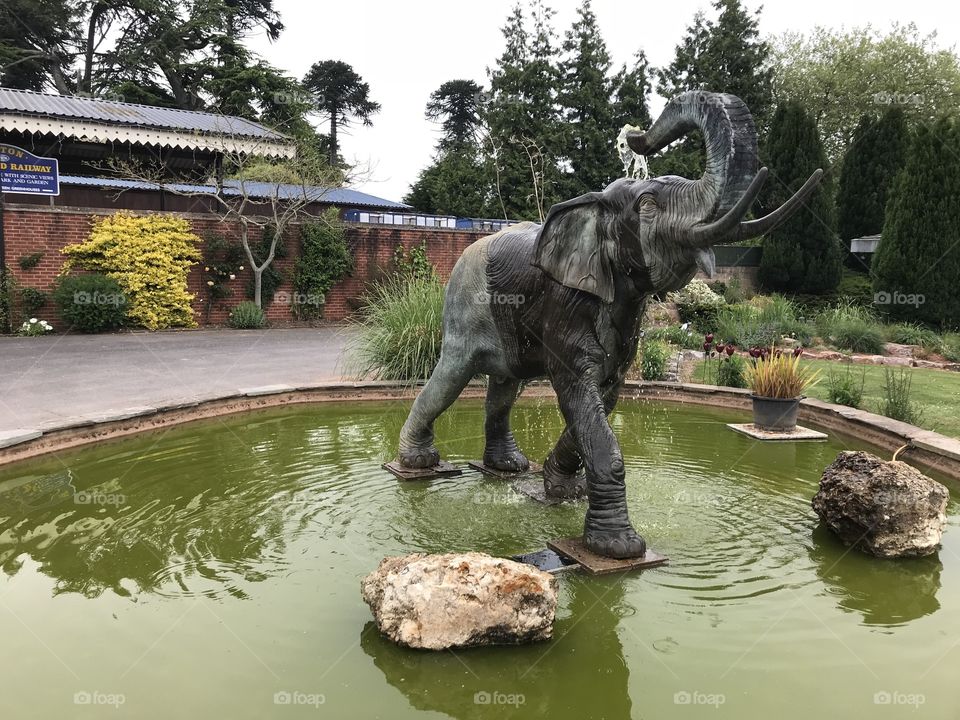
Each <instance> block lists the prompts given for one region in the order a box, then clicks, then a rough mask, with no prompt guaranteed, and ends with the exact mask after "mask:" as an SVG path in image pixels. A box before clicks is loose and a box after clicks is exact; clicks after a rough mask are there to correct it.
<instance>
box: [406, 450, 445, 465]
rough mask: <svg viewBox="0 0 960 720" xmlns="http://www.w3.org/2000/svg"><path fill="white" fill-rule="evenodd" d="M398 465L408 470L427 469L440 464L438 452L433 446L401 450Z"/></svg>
mask: <svg viewBox="0 0 960 720" xmlns="http://www.w3.org/2000/svg"><path fill="white" fill-rule="evenodd" d="M399 459H400V464H401V465H403V466H404V467H408V468H429V467H433V466H434V465H436V464H437V463H439V462H440V451H439V450H437V449H436V448H435V447H434V446H433V445H431V446H429V447H425V448H416V447H415V448H401V449H400V452H399Z"/></svg>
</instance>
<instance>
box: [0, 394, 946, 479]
mask: <svg viewBox="0 0 960 720" xmlns="http://www.w3.org/2000/svg"><path fill="white" fill-rule="evenodd" d="M414 391H415V387H411V386H410V384H409V383H403V382H390V381H379V380H369V381H360V382H351V381H338V382H321V383H315V384H310V385H301V386H293V385H267V386H262V387H254V388H244V389H238V390H236V391H234V392H228V393H225V394H221V395H216V396H212V397H208V398H199V399H196V400H192V401H189V402H177V403H171V404H169V405H159V406H157V407H143V406H139V407H130V408H125V409H122V410H117V411H115V412H108V413H102V414H99V415H91V416H89V417H85V418H82V419H80V420H72V421H68V422H65V423H61V424H56V425H50V426H45V427H43V428H24V429H20V430H14V431H10V432H7V433H0V465H7V464H10V463H14V462H17V461H20V460H26V459H29V458H34V457H39V456H42V455H46V454H49V453H54V452H57V451H59V450H67V449H71V448H76V447H81V446H84V445H90V444H93V443H97V442H102V441H104V440H110V439H113V438H121V437H126V436H129V435H135V434H137V433H141V432H146V431H149V430H158V429H163V428H167V427H171V426H174V425H180V424H183V423H187V422H192V421H194V420H203V419H207V418H214V417H220V416H223V415H233V414H237V413H242V412H247V411H250V410H258V409H263V408H270V407H279V406H284V405H299V404H309V403H322V402H356V401H360V400H381V401H382V400H405V399H411V398H413V397H414V395H415V392H414ZM485 392H486V391H485V387H484V385H483V384H482V383H479V382H472V383H470V385H468V387H467V388H466V389H465V390H464V393H463V395H462V396H463V397H475V398H477V397H483V395H484V394H485ZM523 395H524V396H525V397H548V396H552V395H553V389H552V388H551V387H550V384H549V383H548V382H535V383H531V384H529V385H528V386H527V387H526V388H525V389H524V392H523ZM621 397H624V398H633V399H647V400H657V401H661V402H679V403H691V404H694V405H706V406H712V407H723V408H726V409H737V410H744V411H749V409H750V407H751V401H750V391H749V390H741V389H738V388H727V387H717V386H714V385H698V384H695V383H673V382H650V381H642V380H628V381H626V382H625V383H624V386H623V389H622V391H621ZM800 419H801V420H802V421H804V422H809V423H814V424H816V425H819V426H821V427H823V428H826V429H827V430H830V431H833V432H836V433H840V434H843V435H847V436H850V437H852V438H856V439H859V440H863V441H864V442H867V443H869V444H871V445H875V446H877V447H880V448H883V449H885V450H889V451H891V452H893V451H895V450H901V452H900V453H899V456H898V457H904V458H907V459H909V460H910V462H911V463H912V464H914V465H919V466H921V467H926V468H928V469H930V470H933V471H936V472H939V473H941V474H943V475H946V476H948V477H950V478H953V479H955V480H960V440H955V439H953V438H949V437H946V436H945V435H941V434H939V433H935V432H932V431H930V430H923V429H922V428H918V427H916V426H914V425H909V424H907V423H903V422H899V421H897V420H892V419H890V418H887V417H884V416H882V415H876V414H874V413H870V412H866V411H865V410H857V409H855V408H850V407H846V406H844V405H832V404H830V403H826V402H822V401H820V400H814V399H812V398H807V399H805V400H803V401H802V402H801V403H800ZM904 446H906V447H904Z"/></svg>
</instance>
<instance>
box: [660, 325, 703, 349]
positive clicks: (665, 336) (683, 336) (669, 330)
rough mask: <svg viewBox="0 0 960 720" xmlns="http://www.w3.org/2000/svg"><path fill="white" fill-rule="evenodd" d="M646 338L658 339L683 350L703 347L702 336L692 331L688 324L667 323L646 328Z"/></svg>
mask: <svg viewBox="0 0 960 720" xmlns="http://www.w3.org/2000/svg"><path fill="white" fill-rule="evenodd" d="M646 337H647V339H648V340H660V341H662V342H665V343H669V344H670V345H675V346H676V347H679V348H683V349H685V350H699V349H700V348H702V347H703V336H702V335H700V334H698V333H695V332H693V330H691V329H690V328H689V326H687V327H684V326H683V325H668V326H666V327H658V328H653V329H651V330H648V331H647V333H646Z"/></svg>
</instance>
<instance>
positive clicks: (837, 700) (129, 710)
mask: <svg viewBox="0 0 960 720" xmlns="http://www.w3.org/2000/svg"><path fill="white" fill-rule="evenodd" d="M408 405H409V403H406V402H404V403H390V404H367V403H359V404H324V405H317V406H311V407H305V406H301V407H298V408H294V409H275V410H270V411H263V412H257V413H252V414H248V415H243V416H234V417H229V418H224V419H222V420H215V421H205V422H200V423H192V424H188V425H184V426H181V427H178V428H174V429H170V430H168V431H164V432H154V433H151V434H147V435H142V436H138V437H135V438H133V439H125V440H121V441H116V442H110V443H106V444H103V445H100V446H95V447H91V448H87V449H82V450H78V451H75V452H63V453H58V454H57V455H56V456H53V457H49V458H44V459H41V460H36V461H31V462H28V463H23V464H19V465H16V466H13V467H8V468H3V469H0V567H2V570H3V572H2V573H0V648H2V650H0V658H2V660H0V663H2V665H0V670H2V672H0V718H4V719H6V718H11V719H13V718H17V719H20V718H44V719H45V720H47V719H50V718H99V717H135V718H147V719H149V718H238V719H239V718H375V717H380V718H391V719H393V718H407V717H434V718H441V717H454V718H487V717H489V718H495V717H550V718H552V719H557V720H560V719H565V718H578V719H582V718H629V717H633V718H651V719H659V718H687V717H705V718H738V719H742V718H769V717H776V718H778V720H779V719H786V718H804V719H808V718H813V717H823V718H832V717H841V716H844V717H846V716H851V717H868V716H869V717H878V718H883V717H890V718H903V717H923V718H956V717H958V716H960V692H958V689H957V686H958V679H957V678H958V675H960V672H958V670H960V647H958V645H960V612H958V610H960V556H958V553H960V530H958V529H957V527H956V526H957V524H958V514H960V513H958V506H957V503H956V502H953V501H951V503H950V506H949V510H948V512H949V515H950V527H949V528H948V529H947V532H946V534H945V535H944V545H943V548H942V549H941V551H940V553H939V556H938V557H933V558H926V559H921V560H914V561H905V562H893V561H882V560H877V559H871V558H868V557H866V556H863V555H861V554H859V553H857V552H848V551H847V550H846V549H845V548H843V547H842V546H841V545H840V544H839V543H838V542H837V541H836V540H835V539H834V538H833V537H832V536H830V535H829V534H827V533H825V532H823V531H821V530H819V529H818V528H817V520H816V516H815V515H814V514H813V512H812V510H811V509H810V498H811V497H812V496H813V494H814V492H815V490H816V485H817V481H818V480H819V477H820V473H821V472H822V470H823V468H824V467H825V466H826V465H828V464H829V463H830V462H831V461H832V460H833V458H834V457H835V456H836V453H837V452H838V451H840V450H843V449H861V448H866V446H864V445H862V444H860V443H857V442H856V441H853V440H851V439H849V438H841V437H838V436H832V437H831V439H830V441H829V442H826V443H810V444H763V443H757V442H754V441H751V440H749V439H747V438H745V437H742V436H740V435H737V434H735V433H733V432H732V431H730V430H728V429H727V428H726V427H724V423H725V422H731V421H743V420H745V419H746V418H745V416H744V414H742V413H737V412H727V411H722V410H713V409H703V408H689V407H682V406H678V405H658V404H650V403H646V402H631V401H624V402H622V403H621V406H620V408H619V409H618V410H617V412H616V413H615V415H614V416H613V417H612V423H613V425H614V428H615V430H616V432H617V433H618V435H619V437H620V439H621V443H622V447H623V454H624V459H625V461H626V464H627V481H628V487H629V500H630V510H631V513H632V517H633V518H634V521H635V523H636V524H637V525H638V527H639V528H640V529H641V531H642V532H644V534H645V535H646V537H647V539H648V542H649V544H650V545H651V547H653V548H654V549H655V550H657V551H659V552H661V553H664V554H666V555H668V556H669V557H670V558H671V562H670V565H669V566H667V567H665V568H660V569H656V570H650V571H647V572H643V573H635V574H626V575H618V576H607V577H602V578H596V577H590V576H587V575H582V574H579V573H567V574H564V575H561V576H560V578H559V584H560V599H559V608H558V613H557V621H556V626H555V638H554V639H553V640H552V641H551V642H548V643H543V644H539V645H533V646H524V647H495V648H483V649H477V650H470V651H461V652H456V653H453V652H444V653H428V652H418V651H411V650H405V649H402V648H398V647H395V646H393V645H392V644H390V643H389V642H387V641H385V640H383V639H382V638H381V637H380V636H379V634H378V632H377V630H376V628H375V626H374V625H373V624H372V621H371V615H370V612H369V610H368V609H367V607H366V606H365V605H364V604H363V602H362V600H361V599H360V592H359V585H360V578H361V577H362V576H363V575H364V574H366V573H367V572H369V571H371V570H372V569H373V568H375V567H376V565H377V563H378V562H379V560H380V559H381V558H383V557H384V556H386V555H392V554H401V553H407V552H413V551H424V552H442V551H458V550H480V551H484V552H488V553H492V554H497V555H507V554H513V553H517V552H521V551H527V550H535V549H540V548H543V547H544V545H545V542H546V541H547V540H549V539H552V538H558V537H564V536H569V535H573V534H576V533H578V532H580V530H581V529H582V518H583V510H584V509H583V506H578V505H566V506H560V507H544V506H541V505H538V504H535V503H533V502H532V501H529V500H527V499H526V498H525V497H523V496H519V495H516V494H514V493H513V491H512V490H511V489H510V487H509V485H508V484H503V483H499V482H496V481H492V480H485V479H483V478H482V477H481V476H479V475H477V474H476V473H472V472H466V473H464V475H462V476H460V477H455V478H447V479H443V480H437V481H432V482H417V483H400V482H398V481H397V480H395V479H394V478H393V477H392V476H390V475H388V474H387V473H386V472H385V471H383V470H382V469H381V468H380V464H381V462H383V461H384V460H385V459H389V458H390V457H391V456H392V454H393V452H394V449H395V447H396V444H397V435H398V433H399V428H400V425H401V424H402V422H403V419H404V417H405V415H406V411H407V409H408ZM514 427H515V431H516V434H517V436H518V439H519V440H520V443H521V445H522V447H523V448H524V449H525V450H526V451H527V452H528V454H529V455H530V457H532V458H535V459H538V460H542V458H543V457H544V456H545V454H546V453H547V451H548V450H549V448H550V446H551V443H552V441H553V440H555V438H556V436H557V434H558V432H559V430H560V427H561V420H560V417H559V414H558V412H557V410H556V407H555V404H554V403H553V402H552V401H550V400H543V401H526V402H523V403H521V404H520V405H519V406H518V407H517V409H516V411H515V412H514ZM437 430H438V445H439V447H440V450H441V452H442V453H443V454H444V456H445V457H446V458H447V459H449V460H452V461H454V462H457V463H465V461H466V460H470V459H474V458H477V457H478V456H479V455H480V453H481V450H482V437H481V435H482V405H481V403H480V402H479V401H460V402H459V403H458V404H457V405H455V406H454V408H452V409H451V410H450V411H449V412H448V413H447V414H446V415H445V416H444V417H443V418H442V419H441V420H440V421H438V423H437ZM948 485H949V483H948ZM951 489H952V490H953V491H954V494H956V488H955V487H951Z"/></svg>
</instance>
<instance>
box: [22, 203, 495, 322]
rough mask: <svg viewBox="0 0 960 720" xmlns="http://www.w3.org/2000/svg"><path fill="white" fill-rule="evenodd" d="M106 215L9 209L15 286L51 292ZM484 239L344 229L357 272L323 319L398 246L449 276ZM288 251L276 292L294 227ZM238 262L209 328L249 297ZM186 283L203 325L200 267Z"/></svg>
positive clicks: (220, 228) (48, 312) (470, 234)
mask: <svg viewBox="0 0 960 720" xmlns="http://www.w3.org/2000/svg"><path fill="white" fill-rule="evenodd" d="M107 214H110V211H106V210H91V209H83V208H62V207H44V206H38V205H13V204H7V205H6V207H5V211H4V216H3V228H4V236H5V240H6V259H7V266H8V267H9V268H10V270H11V271H12V272H13V275H14V276H15V277H16V279H17V280H18V282H19V283H20V285H22V286H25V287H34V288H37V289H40V290H50V288H51V286H52V284H53V281H54V279H55V278H56V276H57V274H58V273H59V272H60V268H61V266H62V265H63V261H64V256H63V255H61V253H60V249H61V248H62V247H64V246H65V245H69V244H72V243H76V242H80V241H82V240H85V239H86V238H87V237H88V236H89V234H90V227H91V224H92V222H93V221H94V220H95V219H96V218H98V217H102V216H103V215H107ZM180 215H181V216H182V217H185V218H187V219H188V220H189V221H190V224H191V225H192V226H193V231H194V232H195V233H196V234H197V235H199V236H200V237H201V238H205V237H209V236H210V235H221V236H223V237H225V238H232V239H234V240H237V241H239V235H238V234H237V231H236V226H235V225H233V224H226V223H221V222H219V220H218V219H217V218H216V217H215V216H211V215H197V214H180ZM485 234H486V233H482V232H474V231H462V230H439V229H434V228H413V227H401V226H391V225H359V224H358V225H348V226H347V243H348V244H349V246H350V249H351V251H352V253H353V257H354V265H355V269H354V272H353V275H352V276H350V277H347V278H345V279H344V280H343V281H341V282H340V283H339V284H338V285H336V286H335V287H334V288H332V289H331V291H330V292H329V293H328V295H327V299H326V301H327V302H326V308H325V313H324V317H325V318H326V319H327V320H342V319H344V318H345V317H347V316H348V315H350V314H351V313H352V312H354V311H355V310H356V309H357V307H358V306H359V302H360V299H361V297H362V295H363V294H364V290H365V288H366V287H367V285H369V284H370V283H371V282H373V281H374V280H376V279H379V278H382V277H384V276H385V275H387V274H389V273H390V272H391V271H392V269H393V258H394V252H395V250H396V248H397V246H398V245H403V246H404V247H405V248H407V249H408V250H409V249H410V248H412V247H416V246H419V245H420V244H421V243H422V242H424V241H426V248H427V256H428V257H429V259H430V261H431V262H432V263H433V264H434V266H435V267H436V268H437V270H438V272H439V273H440V275H441V276H442V277H444V278H446V277H447V276H448V275H449V274H450V271H451V270H452V269H453V265H454V263H456V261H457V258H459V257H460V253H462V252H463V250H464V249H465V248H466V247H467V246H468V245H470V244H471V243H472V242H474V241H476V240H478V239H479V238H481V237H483V236H484V235H485ZM251 239H252V240H253V239H254V238H251ZM286 247H287V251H288V254H287V257H285V258H283V259H282V260H276V261H275V267H276V268H278V269H280V270H281V271H282V272H283V273H284V276H285V277H286V278H287V279H286V280H285V282H284V284H283V285H282V286H281V288H280V292H286V293H291V292H292V291H293V288H292V286H291V284H290V281H289V277H290V276H291V275H292V269H293V265H294V262H295V261H296V258H297V252H298V251H299V230H298V228H296V227H294V228H291V230H290V231H289V232H288V234H287V237H286ZM40 251H42V252H43V257H42V258H41V260H40V263H39V264H38V265H37V266H36V267H35V268H33V269H31V270H23V269H22V268H21V267H20V265H19V263H18V260H19V258H21V257H22V256H24V255H29V254H31V253H35V252H40ZM243 265H244V271H243V272H242V273H240V274H239V275H238V276H237V279H236V280H234V281H233V282H231V283H230V285H229V287H230V288H231V290H232V292H233V294H232V295H231V296H230V297H228V298H227V299H226V300H225V301H223V302H222V304H220V305H219V306H214V308H213V309H212V310H211V313H210V323H211V324H223V323H224V322H225V321H226V318H227V315H228V314H229V309H230V307H232V306H233V305H235V304H237V303H238V302H240V301H241V300H245V299H246V285H247V281H248V278H249V275H250V269H249V267H247V265H248V264H247V263H246V262H244V263H243ZM188 286H189V289H190V292H192V293H194V295H195V298H194V302H193V306H194V316H195V318H196V320H197V322H198V323H199V324H201V325H203V324H204V308H205V291H206V285H205V278H204V273H203V265H202V264H200V265H195V266H194V267H193V268H192V269H191V271H190V276H189V278H188ZM39 314H40V315H41V316H42V317H43V319H46V320H49V321H51V322H53V323H54V327H55V328H58V329H59V327H60V326H59V318H58V317H57V314H56V310H55V308H53V306H52V303H51V304H48V305H47V307H45V308H44V309H43V310H42V311H41V312H40V313H39ZM267 317H268V318H269V319H270V320H272V321H275V322H286V321H292V320H293V316H292V315H291V312H290V306H289V305H284V304H281V303H277V302H274V303H271V305H270V307H269V308H268V310H267Z"/></svg>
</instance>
